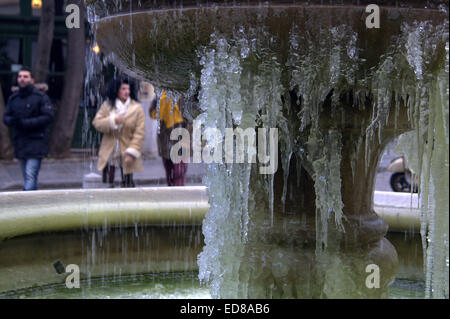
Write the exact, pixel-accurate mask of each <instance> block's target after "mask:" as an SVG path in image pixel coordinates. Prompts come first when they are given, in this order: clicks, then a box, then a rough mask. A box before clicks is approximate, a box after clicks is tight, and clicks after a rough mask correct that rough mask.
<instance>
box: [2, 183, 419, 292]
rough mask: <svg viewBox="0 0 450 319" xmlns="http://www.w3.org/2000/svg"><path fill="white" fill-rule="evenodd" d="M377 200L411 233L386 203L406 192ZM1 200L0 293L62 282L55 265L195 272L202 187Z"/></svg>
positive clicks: (90, 274)
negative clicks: (57, 262) (61, 263)
mask: <svg viewBox="0 0 450 319" xmlns="http://www.w3.org/2000/svg"><path fill="white" fill-rule="evenodd" d="M379 195H380V194H379V192H376V193H375V195H374V197H375V211H376V212H379V211H382V212H384V213H386V212H388V213H389V214H391V215H394V214H396V212H398V211H399V210H402V212H404V213H406V214H405V215H404V216H403V215H401V216H400V217H399V218H398V220H399V221H400V223H398V222H396V223H395V224H394V225H395V227H396V230H398V231H410V230H411V229H414V223H415V221H414V218H411V216H409V215H408V212H411V211H410V210H409V209H408V208H406V207H403V208H399V207H392V204H391V203H392V198H395V197H397V198H401V199H403V200H405V199H406V197H405V195H406V196H408V194H395V193H387V194H385V193H381V196H379ZM389 195H391V198H390V200H388V202H389V203H390V204H389V205H391V206H388V205H386V204H385V205H383V206H380V205H377V203H378V204H383V200H384V201H386V198H387V196H389ZM399 195H400V196H399ZM402 195H403V196H402ZM377 198H381V200H377ZM397 201H398V200H397ZM50 202H51V203H52V204H51V205H49V204H48V203H50ZM0 203H1V205H0V207H1V209H0V238H2V239H3V241H2V242H0V273H1V274H2V276H0V278H1V279H0V292H5V291H9V290H17V289H23V288H28V287H33V286H43V285H48V284H56V283H64V280H65V276H64V275H60V274H57V273H56V272H55V269H53V266H52V264H53V263H54V262H55V261H57V260H60V261H62V262H63V263H64V264H65V265H67V264H77V265H80V266H81V269H82V274H81V278H82V279H87V278H102V277H114V276H117V278H120V277H121V276H125V275H138V274H143V273H159V272H163V273H173V272H186V271H197V270H198V265H197V255H198V254H199V253H200V251H201V248H202V247H203V238H202V235H201V224H202V220H203V218H204V216H205V214H206V213H207V211H208V209H209V204H208V198H207V194H206V187H203V186H199V187H170V188H169V187H158V188H142V189H108V190H105V189H102V190H97V189H90V190H63V191H35V192H11V193H2V194H0ZM382 217H383V215H382ZM411 221H414V222H413V223H412V224H411V223H410V222H411ZM399 225H400V226H402V227H399ZM13 237H14V238H13ZM396 247H397V245H396ZM418 264H420V265H421V263H418ZM412 269H413V270H409V273H411V272H414V274H416V273H420V270H416V269H417V267H413V268H412ZM408 275H409V274H408ZM418 277H419V276H418V275H415V277H414V279H420V278H418Z"/></svg>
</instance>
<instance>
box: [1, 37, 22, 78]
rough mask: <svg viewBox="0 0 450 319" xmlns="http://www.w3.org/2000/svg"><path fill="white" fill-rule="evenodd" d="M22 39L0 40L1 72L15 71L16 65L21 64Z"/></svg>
mask: <svg viewBox="0 0 450 319" xmlns="http://www.w3.org/2000/svg"><path fill="white" fill-rule="evenodd" d="M21 42H22V40H21V39H8V38H6V39H5V38H3V39H0V71H14V70H13V68H14V64H21V63H22V61H21V54H20V49H21Z"/></svg>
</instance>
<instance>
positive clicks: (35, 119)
mask: <svg viewBox="0 0 450 319" xmlns="http://www.w3.org/2000/svg"><path fill="white" fill-rule="evenodd" d="M17 83H18V85H19V90H18V91H17V92H15V93H14V94H12V95H11V96H10V97H9V99H8V102H7V105H6V112H5V114H4V115H3V122H4V123H5V125H7V126H9V127H10V128H12V129H13V144H14V151H15V156H16V158H17V159H18V160H19V163H20V168H21V170H22V175H23V178H24V186H23V190H25V191H31V190H37V188H38V187H37V183H38V182H37V181H38V175H39V170H40V168H41V161H42V158H44V157H46V156H47V154H48V148H49V136H50V129H49V125H50V124H51V122H52V121H53V118H54V112H53V107H52V104H51V102H50V99H49V97H48V96H47V95H46V94H45V93H43V92H41V91H40V90H38V89H37V88H35V87H34V79H33V75H32V73H31V70H30V69H29V68H27V67H22V68H21V69H20V70H19V73H18V76H17Z"/></svg>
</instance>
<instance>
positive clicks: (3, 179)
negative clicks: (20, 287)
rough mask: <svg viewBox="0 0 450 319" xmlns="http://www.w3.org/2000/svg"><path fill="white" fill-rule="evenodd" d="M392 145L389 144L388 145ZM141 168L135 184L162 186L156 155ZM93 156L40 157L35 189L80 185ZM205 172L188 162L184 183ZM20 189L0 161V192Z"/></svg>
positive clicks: (384, 182)
mask: <svg viewBox="0 0 450 319" xmlns="http://www.w3.org/2000/svg"><path fill="white" fill-rule="evenodd" d="M391 148H392V147H391ZM395 157H397V155H396V154H395V153H394V152H393V150H390V151H389V152H385V153H384V154H383V156H382V158H381V161H380V165H379V167H378V171H377V176H376V180H375V190H377V191H392V189H391V187H390V184H389V179H390V176H391V174H392V173H391V172H388V171H387V167H388V166H389V164H390V162H391V161H392V159H394V158H395ZM143 162H144V170H143V171H142V172H138V173H136V174H134V180H135V183H136V186H137V187H145V186H166V175H165V171H164V166H163V164H162V160H161V158H160V157H157V158H148V159H144V161H143ZM96 165H97V159H96V158H95V157H91V156H87V155H83V154H81V155H80V154H74V155H73V156H72V157H71V158H69V159H65V160H55V159H44V160H43V161H42V165H41V170H40V172H39V178H38V182H39V184H38V187H39V189H41V190H42V189H70V188H82V186H83V178H84V176H85V175H86V174H89V173H91V172H94V173H97V174H99V175H100V174H101V172H98V171H97V168H96ZM205 174H206V164H204V163H201V164H194V163H190V164H188V170H187V173H186V178H185V183H186V185H201V182H202V178H203V176H204V175H205ZM350 174H351V172H350ZM116 184H117V186H119V184H120V170H117V172H116ZM22 188H23V177H22V172H21V171H20V168H19V163H18V162H17V161H0V192H2V191H17V190H22Z"/></svg>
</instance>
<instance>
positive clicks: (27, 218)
mask: <svg viewBox="0 0 450 319" xmlns="http://www.w3.org/2000/svg"><path fill="white" fill-rule="evenodd" d="M410 203H411V204H412V205H411V206H410V205H409V204H410ZM0 204H1V205H0V207H1V208H0V240H5V239H8V238H12V237H17V236H23V235H30V234H34V233H43V232H52V231H53V232H54V231H66V230H79V229H86V230H87V229H92V228H96V227H124V228H127V227H136V226H143V225H145V226H161V227H165V226H180V225H184V226H200V225H201V224H202V221H203V219H204V217H205V214H206V213H207V212H208V210H209V203H208V195H207V192H206V187H204V186H185V187H152V188H139V189H112V190H111V189H108V190H105V189H88V190H79V189H78V190H75V189H74V190H54V191H35V192H29V193H26V192H9V193H2V194H0ZM374 210H375V212H376V213H377V214H378V215H379V216H380V217H382V218H383V219H385V220H386V222H387V223H388V225H389V231H400V232H402V231H410V232H411V231H413V232H414V231H415V232H418V231H420V211H419V209H418V208H417V195H412V197H411V195H410V194H399V193H393V192H375V193H374ZM0 242H1V241H0Z"/></svg>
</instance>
